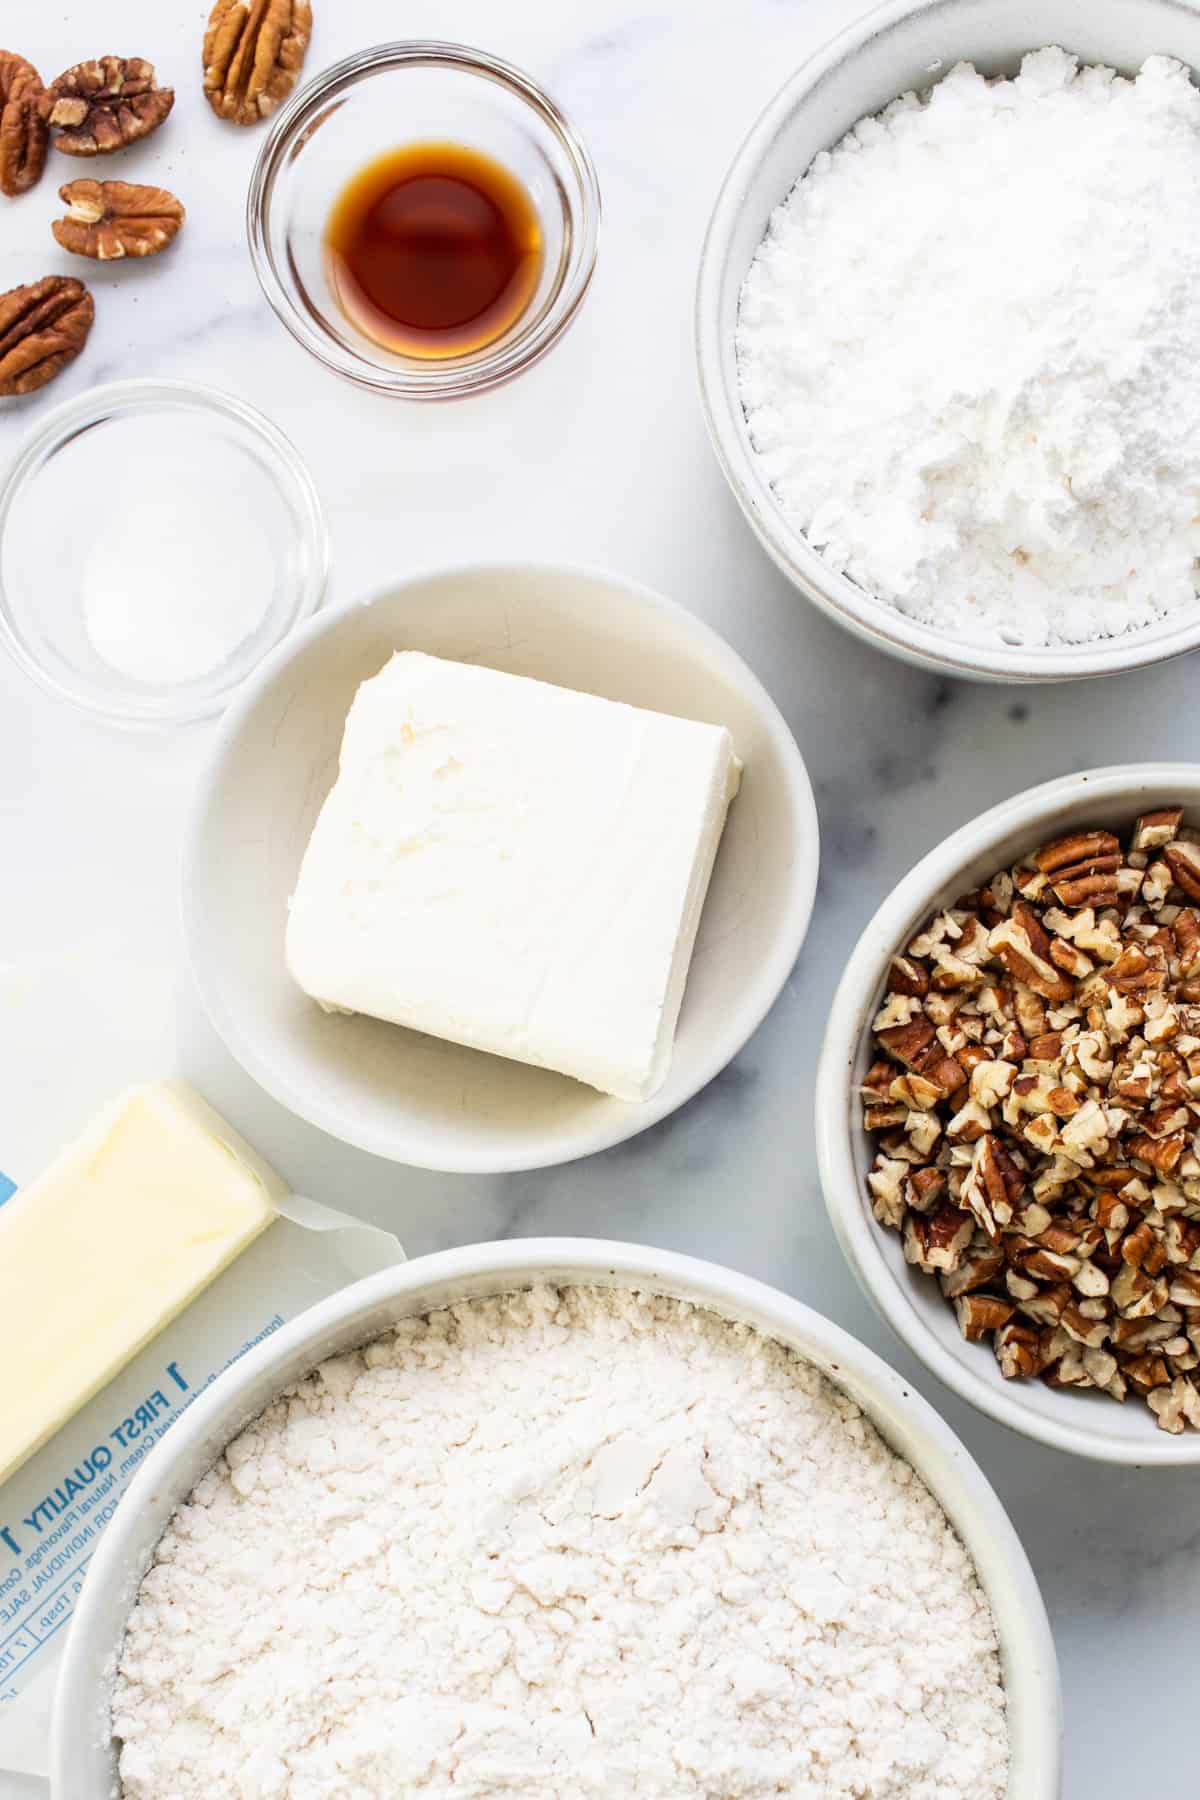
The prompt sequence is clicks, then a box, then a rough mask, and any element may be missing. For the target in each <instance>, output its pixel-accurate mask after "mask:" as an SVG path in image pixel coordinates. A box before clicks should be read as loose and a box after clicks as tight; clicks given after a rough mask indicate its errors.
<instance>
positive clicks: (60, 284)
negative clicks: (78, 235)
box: [0, 275, 96, 396]
mask: <svg viewBox="0 0 1200 1800" xmlns="http://www.w3.org/2000/svg"><path fill="white" fill-rule="evenodd" d="M95 313H96V308H95V305H94V303H93V301H92V296H91V295H90V294H89V293H88V291H87V289H86V288H85V287H84V285H83V283H82V281H75V280H74V279H73V278H72V277H71V276H70V275H44V276H43V277H42V279H41V280H40V281H31V282H29V283H28V284H27V286H25V287H18V288H11V289H10V290H9V292H8V293H7V294H0V395H6V396H7V395H11V394H32V393H34V392H35V391H36V389H38V388H40V387H45V385H46V383H47V382H48V381H53V380H54V377H55V376H56V375H57V374H58V373H59V371H60V370H62V369H65V368H66V366H67V364H68V363H69V362H74V360H75V358H76V357H77V356H78V355H79V352H80V351H81V350H82V349H83V346H84V344H85V343H86V342H87V335H88V332H89V331H90V330H91V329H92V320H93V318H94V317H95Z"/></svg>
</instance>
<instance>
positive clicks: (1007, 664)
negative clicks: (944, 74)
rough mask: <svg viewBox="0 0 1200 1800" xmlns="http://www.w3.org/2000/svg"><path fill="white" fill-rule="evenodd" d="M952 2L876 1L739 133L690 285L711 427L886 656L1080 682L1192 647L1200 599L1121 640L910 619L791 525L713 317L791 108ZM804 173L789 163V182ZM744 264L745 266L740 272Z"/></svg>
mask: <svg viewBox="0 0 1200 1800" xmlns="http://www.w3.org/2000/svg"><path fill="white" fill-rule="evenodd" d="M1175 3H1176V4H1177V5H1178V8H1179V10H1180V11H1185V12H1192V13H1194V12H1195V10H1196V7H1195V4H1194V0H1175ZM958 4H959V0H883V3H882V4H881V5H878V6H876V7H874V8H873V9H871V10H870V11H868V12H867V13H865V14H864V15H863V16H862V17H861V18H859V19H856V20H855V21H854V22H853V23H852V24H851V25H848V26H847V27H846V28H845V29H844V30H842V31H840V32H838V33H837V34H836V35H835V36H834V37H832V38H830V39H829V40H828V41H827V42H826V43H824V44H823V45H821V46H820V48H819V49H817V50H815V51H814V52H813V53H812V54H811V55H810V56H809V57H807V58H806V59H805V61H804V62H803V63H802V64H801V65H800V67H799V68H798V69H797V70H796V72H795V74H793V75H791V76H790V77H789V78H788V80H787V81H786V82H785V83H784V84H783V86H782V87H781V88H780V89H779V91H778V92H777V93H776V94H775V96H774V98H773V99H771V100H770V101H769V102H768V103H767V105H766V107H765V108H764V109H763V111H762V112H761V113H760V114H759V117H758V118H757V120H756V121H755V123H754V124H753V125H752V126H751V128H750V130H749V132H748V133H747V134H746V136H745V138H744V139H743V141H742V143H741V146H740V148H739V149H738V151H737V152H736V154H735V156H734V159H733V162H732V163H731V164H730V166H729V169H728V172H727V173H726V175H725V179H724V181H723V182H722V185H721V188H720V191H719V193H718V196H717V201H716V204H715V206H714V208H713V211H712V215H711V218H710V220H709V224H708V229H707V232H706V234H705V238H704V244H703V248H702V250H701V253H700V266H699V272H698V275H697V282H696V295H695V306H694V315H693V324H694V335H695V348H696V363H697V371H698V376H699V386H700V399H701V406H702V409H703V412H704V417H705V422H706V424H707V427H708V435H709V438H710V440H711V443H712V446H713V450H714V451H715V453H716V457H717V461H718V463H719V465H720V467H721V470H722V472H723V474H724V476H725V479H726V481H727V482H728V483H729V486H730V488H731V490H732V492H733V495H734V498H735V499H736V500H737V503H738V505H739V506H740V508H741V510H742V513H743V514H744V515H745V518H746V520H747V523H748V524H749V525H750V527H751V529H752V530H753V531H754V533H755V536H756V537H757V538H758V540H759V543H760V544H761V545H762V547H763V549H764V550H765V551H766V552H767V554H768V555H769V556H770V557H771V559H772V561H773V562H774V563H775V565H776V567H777V568H779V569H780V570H781V572H782V573H783V574H784V575H785V576H786V577H787V578H788V580H789V581H790V582H791V583H792V585H793V586H794V587H796V588H798V589H799V591H800V592H801V593H802V594H803V595H804V596H805V598H806V599H808V600H810V601H812V603H813V604H814V605H815V606H816V607H818V608H819V609H820V611H822V612H823V613H825V614H826V615H827V616H828V617H829V618H831V619H834V620H835V621H836V622H837V623H838V624H840V625H842V626H843V627H844V628H846V629H848V630H850V631H852V632H854V633H855V634H856V635H857V636H859V637H862V638H865V639H867V640H868V641H869V642H871V643H873V644H874V645H875V646H876V647H877V648H879V649H881V650H884V651H886V652H887V653H888V654H890V655H892V656H898V657H900V658H901V659H902V660H903V661H906V662H915V663H917V664H919V665H920V666H921V667H923V668H933V669H936V670H939V671H941V672H942V673H943V674H946V675H954V676H959V677H962V678H965V679H968V680H977V681H1000V682H1019V683H1025V684H1028V685H1035V684H1037V683H1040V682H1048V681H1077V680H1086V679H1089V678H1094V677H1097V676H1102V675H1113V674H1117V673H1120V672H1123V671H1125V670H1129V669H1137V668H1145V667H1147V666H1150V665H1153V664H1155V663H1161V662H1168V661H1169V660H1170V659H1171V658H1172V657H1176V656H1182V655H1185V654H1186V653H1187V652H1188V651H1190V650H1194V649H1196V647H1197V646H1198V645H1200V596H1198V597H1197V599H1196V602H1195V604H1194V605H1193V606H1192V607H1191V608H1190V609H1189V610H1188V612H1187V614H1186V616H1185V617H1184V618H1181V620H1180V622H1179V623H1178V624H1176V625H1174V626H1168V627H1165V628H1163V629H1161V630H1158V629H1156V628H1153V627H1147V628H1146V629H1144V630H1141V631H1134V632H1128V633H1126V634H1124V635H1123V636H1121V637H1118V638H1102V639H1099V640H1097V641H1095V642H1092V643H1088V644H1080V645H1077V646H1073V647H1072V646H1062V645H1059V646H1054V647H1053V648H1049V649H1035V648H1033V647H1030V646H1007V645H989V644H971V643H967V642H960V641H958V640H956V639H954V638H952V637H950V636H948V635H947V634H946V633H944V632H941V631H937V630H935V629H934V628H933V627H932V626H928V625H923V624H921V623H919V622H918V621H917V620H915V619H909V618H907V617H906V616H905V614H903V613H901V612H900V611H899V610H898V609H897V608H895V607H892V606H888V605H887V604H886V603H885V602H883V601H880V600H878V599H876V597H875V596H874V595H873V594H871V593H869V592H868V591H867V590H866V589H865V588H862V587H859V586H858V584H857V583H856V582H853V581H851V580H850V579H849V578H848V577H847V576H845V575H842V574H839V573H838V571H837V570H835V569H833V568H831V567H830V565H829V564H828V563H827V562H826V561H825V559H824V558H823V557H822V556H821V555H820V554H819V553H818V552H817V551H816V550H815V549H813V547H812V546H811V544H809V542H808V541H807V539H806V538H805V537H804V535H803V533H802V532H800V531H799V530H797V529H796V528H795V527H794V526H792V525H790V524H789V523H788V522H787V519H786V517H785V515H784V512H783V509H782V507H781V506H780V504H779V502H778V501H777V500H776V498H775V496H774V494H773V493H772V491H771V487H770V483H769V482H768V481H767V479H766V477H765V476H764V474H763V473H762V471H761V468H760V466H759V463H758V460H757V458H756V457H755V456H754V454H753V451H752V449H751V446H750V440H749V433H748V430H747V426H746V420H745V414H744V412H743V409H742V404H741V399H740V396H739V393H738V389H737V374H736V368H735V367H733V366H732V365H731V362H730V358H731V357H732V346H731V344H730V343H729V342H727V341H726V339H725V337H724V335H723V333H722V330H721V324H722V296H723V292H724V290H725V285H726V280H727V272H728V268H729V261H730V256H731V244H732V240H733V237H734V233H735V230H736V227H737V223H738V219H739V215H740V213H741V211H742V209H743V206H744V203H745V197H746V193H747V191H748V190H749V189H750V187H751V186H752V184H753V180H754V177H755V174H756V172H757V170H758V167H759V165H760V163H761V162H762V161H763V160H764V158H765V155H766V152H767V150H768V148H769V147H770V145H771V144H772V142H773V141H774V139H775V138H776V136H777V135H778V134H779V132H780V131H781V130H782V129H783V128H784V127H785V125H786V123H787V121H788V120H789V119H790V117H791V115H792V114H793V113H794V112H796V111H797V110H798V109H799V108H800V107H801V106H803V104H804V103H805V101H806V100H807V99H808V97H809V96H810V95H811V94H812V93H813V92H814V91H815V90H816V89H817V87H818V86H819V85H820V84H821V82H822V81H824V80H825V79H826V77H827V76H828V75H829V73H830V71H831V70H833V69H834V68H836V67H838V66H840V65H841V64H843V63H846V62H849V61H851V60H852V59H853V58H854V56H855V55H856V54H857V52H858V51H859V50H861V49H862V48H863V47H864V46H865V45H866V44H867V43H869V42H871V41H873V40H874V39H876V38H879V37H882V36H884V35H886V34H887V33H888V32H889V31H891V30H892V29H893V28H894V27H895V26H896V25H897V24H898V23H900V22H901V21H903V20H905V19H908V18H910V17H914V16H916V15H919V14H934V13H937V12H939V11H953V10H955V9H956V7H957V5H958ZM1032 47H1034V46H1032V45H1031V48H1032ZM1164 48H1165V47H1164ZM830 147H831V146H830ZM803 172H804V171H798V172H797V176H796V179H797V180H798V179H799V178H800V175H801V174H803ZM786 192H787V189H784V190H783V192H781V193H780V194H779V195H778V196H777V201H782V200H783V199H784V197H785V195H786ZM748 267H749V265H748V264H747V268H748ZM745 273H746V270H743V271H742V278H743V279H744V277H745Z"/></svg>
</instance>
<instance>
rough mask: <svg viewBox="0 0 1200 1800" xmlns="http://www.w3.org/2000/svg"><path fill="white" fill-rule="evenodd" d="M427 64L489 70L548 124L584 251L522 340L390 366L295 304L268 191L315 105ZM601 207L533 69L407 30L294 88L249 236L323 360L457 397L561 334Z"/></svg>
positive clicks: (416, 394)
mask: <svg viewBox="0 0 1200 1800" xmlns="http://www.w3.org/2000/svg"><path fill="white" fill-rule="evenodd" d="M430 67H433V68H442V69H452V70H456V71H458V72H460V73H464V74H468V75H474V76H482V77H483V78H484V79H486V80H488V81H491V82H494V83H496V84H497V85H498V86H500V87H502V88H506V89H507V90H508V92H509V93H510V94H512V95H513V96H514V97H515V98H516V99H517V100H519V101H521V102H522V103H523V105H524V106H525V107H526V109H527V110H528V111H530V112H532V113H533V114H535V115H536V116H537V118H538V119H539V120H540V122H541V123H542V125H543V126H545V127H547V128H548V129H549V131H550V132H551V134H552V135H553V136H554V137H555V138H556V139H557V141H558V143H559V145H560V147H561V148H562V150H563V151H564V152H565V154H566V157H567V160H568V162H569V164H570V166H571V170H572V172H573V174H574V176H575V179H576V181H577V182H578V186H579V194H580V196H581V198H580V200H579V201H578V202H575V201H574V200H572V199H571V197H570V196H568V210H569V213H570V217H571V221H572V226H573V228H574V232H575V235H576V237H577V239H578V242H579V245H580V250H579V256H578V259H577V260H576V261H575V265H574V267H573V268H568V271H567V274H566V276H565V278H564V280H563V283H562V286H561V287H560V289H559V291H558V293H557V294H556V295H555V296H554V297H553V299H552V301H551V302H550V304H549V306H548V307H547V309H546V310H545V312H544V313H543V315H542V317H541V319H540V320H539V322H538V323H537V324H536V325H535V326H534V327H532V329H531V330H530V331H529V332H527V333H525V334H523V335H521V336H518V337H517V338H516V339H515V340H513V341H510V342H509V343H507V344H503V343H502V344H501V345H500V346H499V347H498V348H497V349H496V351H495V353H494V354H491V355H487V356H484V357H481V358H478V359H477V360H475V361H473V362H471V363H463V364H455V363H453V362H451V361H449V360H447V361H446V362H443V363H436V362H431V363H425V364H414V365H413V366H412V367H411V368H408V367H402V368H385V367H384V366H383V365H381V364H376V363H373V362H371V361H370V360H369V359H368V358H367V357H365V356H358V355H356V354H355V353H354V352H352V351H349V350H345V349H343V348H342V347H341V346H339V345H337V344H336V342H335V340H333V339H332V338H328V337H326V336H325V335H324V334H322V333H320V332H318V331H317V330H315V329H314V328H313V326H312V325H311V324H310V323H309V321H308V320H307V319H306V317H305V316H304V314H303V313H302V312H301V310H300V308H299V307H298V306H297V305H296V304H295V303H294V301H293V299H292V296H291V294H290V293H289V291H288V288H287V286H286V284H285V282H284V281H283V279H282V278H281V276H280V273H279V269H278V266H277V260H276V256H275V253H274V250H273V248H272V245H271V238H270V231H269V220H270V213H271V199H272V194H273V191H274V188H275V185H276V182H277V181H278V179H279V177H280V176H281V174H282V173H283V171H284V169H285V167H286V165H287V163H288V161H289V160H290V159H291V155H292V152H293V151H294V149H295V146H296V144H297V143H298V142H299V141H300V140H301V139H302V138H303V137H304V135H305V133H306V132H307V131H308V130H309V129H310V128H311V126H312V124H313V119H314V115H315V114H316V113H317V112H319V111H320V110H321V109H322V108H324V107H325V106H327V105H328V104H329V103H330V102H331V101H335V100H336V99H337V97H338V96H339V95H340V94H342V93H344V92H345V91H347V90H348V89H350V88H352V87H355V86H357V85H358V83H359V82H361V81H363V80H364V79H367V78H369V77H371V76H373V75H378V74H385V73H394V72H395V71H397V70H402V69H408V68H430ZM600 213H601V201H600V184H599V180H598V178H597V175H596V169H595V165H594V163H593V162H592V158H591V155H590V153H589V151H588V149H587V146H586V144H585V143H584V142H583V139H582V138H581V137H580V135H579V133H578V132H577V131H576V130H575V128H574V126H573V125H572V124H571V122H570V120H569V119H568V118H567V116H566V114H565V113H564V112H563V111H562V109H561V108H560V107H559V106H558V105H557V103H556V102H555V101H554V100H552V99H551V98H550V96H549V94H547V93H546V92H545V90H544V89H543V88H542V87H540V86H539V85H538V83H537V82H535V81H534V80H533V79H532V77H531V76H529V75H526V74H525V73H524V71H523V70H521V69H518V68H517V67H516V66H515V65H514V64H512V63H509V62H505V61H504V60H503V59H502V58H500V57H498V56H492V55H491V54H490V53H489V52H488V51H486V50H475V49H472V48H470V47H469V46H468V45H465V44H454V43H449V42H446V41H443V40H441V39H437V38H408V39H397V40H393V41H391V42H388V43H383V44H374V45H372V46H370V47H369V48H368V49H366V50H357V51H355V52H354V53H353V54H352V55H350V56H346V57H343V58H342V60H341V61H340V62H336V63H332V64H331V65H330V66H329V68H327V69H324V70H322V72H321V73H320V74H319V75H315V76H314V77H313V78H312V80H311V81H308V82H306V83H305V85H304V86H303V87H302V88H300V89H299V90H298V91H297V92H296V93H295V94H293V96H292V98H291V99H290V100H289V101H288V103H287V105H286V106H285V107H283V109H282V110H281V111H280V112H279V114H278V115H277V116H276V118H275V120H274V121H273V123H272V126H271V129H270V132H269V133H268V135H267V138H266V140H265V142H264V143H263V145H262V148H261V150H260V151H259V154H258V159H257V161H256V162H255V165H254V169H253V172H252V174H251V177H250V187H249V190H248V192H247V196H246V235H247V239H248V242H249V246H250V260H251V263H252V264H253V266H254V273H255V275H256V276H257V277H258V282H259V286H260V287H261V288H262V291H263V294H264V295H265V297H266V300H267V303H268V305H269V306H270V308H271V310H272V312H273V313H274V314H275V316H276V318H277V319H278V320H279V321H280V323H281V324H282V325H283V326H284V327H285V329H286V330H287V331H288V332H289V333H290V334H291V336H292V337H293V338H294V339H295V340H296V342H297V343H298V344H300V345H301V346H302V347H303V348H304V349H305V350H307V351H308V353H309V354H310V355H311V356H313V357H315V358H316V360H317V361H318V362H319V363H321V364H322V365H323V366H324V367H325V368H327V369H329V370H330V371H331V372H332V373H333V374H335V375H340V376H341V377H342V379H343V380H345V381H350V382H353V383H354V384H355V385H356V386H358V387H363V388H367V389H369V390H371V391H372V392H375V393H384V394H391V395H394V396H396V397H397V398H399V399H405V400H453V399H460V398H462V397H464V396H465V395H469V394H478V393H482V392H484V391H485V390H486V389H488V388H492V387H497V386H499V385H500V384H501V383H502V382H505V381H508V380H510V379H511V378H512V377H513V376H515V375H519V374H521V373H522V372H523V371H524V370H525V369H528V368H531V367H532V366H533V364H534V363H536V362H539V361H540V360H541V358H542V357H543V356H544V355H545V354H546V352H547V351H548V350H549V349H550V348H551V347H552V345H554V344H555V343H556V342H557V341H558V339H559V338H560V337H561V336H562V334H563V332H564V331H565V330H566V328H567V326H568V325H569V324H570V323H571V321H572V320H573V319H574V317H575V315H576V313H577V312H578V311H579V308H580V305H581V304H582V302H583V298H584V295H585V294H586V293H587V290H588V287H589V285H590V283H591V279H592V273H593V271H594V269H595V265H596V246H597V239H598V236H599V229H600Z"/></svg>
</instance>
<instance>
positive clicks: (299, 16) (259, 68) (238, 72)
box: [204, 0, 312, 125]
mask: <svg viewBox="0 0 1200 1800" xmlns="http://www.w3.org/2000/svg"><path fill="white" fill-rule="evenodd" d="M311 36H312V8H311V7H310V6H309V4H308V0H216V4H215V5H214V7H213V9H212V11H211V13H210V14H209V16H208V28H207V30H206V31H205V33H204V93H205V98H206V99H207V100H208V103H209V105H210V106H211V107H212V109H213V111H214V112H215V113H216V115H217V117H218V118H219V119H230V120H232V121H233V123H234V124H236V125H257V124H258V122H259V120H260V119H265V118H267V117H268V116H269V115H270V114H271V113H273V112H274V111H275V109H276V107H277V106H278V105H279V104H280V102H281V101H282V100H286V98H287V96H288V95H289V94H290V93H291V91H292V88H293V87H294V86H295V83H296V77H297V75H298V74H299V73H300V68H301V65H302V63H303V62H304V56H305V52H306V51H307V49H308V41H309V39H310V38H311Z"/></svg>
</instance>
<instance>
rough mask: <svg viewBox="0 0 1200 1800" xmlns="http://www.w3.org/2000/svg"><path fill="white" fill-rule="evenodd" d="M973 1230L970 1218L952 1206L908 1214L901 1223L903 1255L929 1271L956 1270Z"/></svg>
mask: <svg viewBox="0 0 1200 1800" xmlns="http://www.w3.org/2000/svg"><path fill="white" fill-rule="evenodd" d="M974 1233H975V1221H974V1219H973V1218H972V1217H971V1215H970V1213H965V1212H959V1210H958V1208H957V1207H956V1206H939V1207H938V1208H937V1210H936V1211H935V1212H931V1213H924V1214H922V1213H910V1214H909V1216H908V1218H907V1220H906V1221H905V1225H904V1255H905V1258H906V1260H907V1261H908V1262H910V1263H915V1264H916V1266H917V1267H918V1268H919V1269H925V1270H927V1271H928V1272H929V1273H930V1274H938V1273H939V1272H940V1271H941V1270H943V1269H947V1270H949V1269H956V1268H957V1267H958V1265H959V1263H960V1262H961V1260H962V1256H963V1252H964V1251H965V1250H966V1248H967V1245H968V1244H969V1243H970V1242H971V1239H972V1237H973V1236H974Z"/></svg>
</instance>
